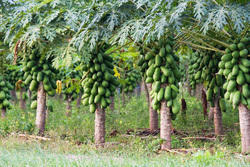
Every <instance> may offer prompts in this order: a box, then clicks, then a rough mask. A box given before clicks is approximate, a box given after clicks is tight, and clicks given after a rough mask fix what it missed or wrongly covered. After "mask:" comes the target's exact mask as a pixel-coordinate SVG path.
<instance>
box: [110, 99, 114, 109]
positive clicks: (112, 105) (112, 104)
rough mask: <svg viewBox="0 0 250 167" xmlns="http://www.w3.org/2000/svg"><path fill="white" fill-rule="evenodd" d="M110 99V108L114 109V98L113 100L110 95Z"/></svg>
mask: <svg viewBox="0 0 250 167" xmlns="http://www.w3.org/2000/svg"><path fill="white" fill-rule="evenodd" d="M110 100H111V104H110V110H111V111H114V110H115V100H114V96H111V97H110Z"/></svg>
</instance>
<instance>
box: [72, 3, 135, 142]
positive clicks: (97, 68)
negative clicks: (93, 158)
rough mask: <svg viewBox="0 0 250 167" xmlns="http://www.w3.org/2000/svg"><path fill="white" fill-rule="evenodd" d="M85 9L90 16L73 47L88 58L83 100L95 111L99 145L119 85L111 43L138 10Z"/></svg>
mask: <svg viewBox="0 0 250 167" xmlns="http://www.w3.org/2000/svg"><path fill="white" fill-rule="evenodd" d="M83 7H84V8H85V9H86V10H81V12H80V14H79V15H84V16H87V17H86V18H88V19H82V20H80V22H81V24H80V27H79V28H78V29H77V32H76V33H75V34H74V35H73V38H72V40H71V41H70V43H69V46H74V47H75V48H77V50H78V51H79V52H80V53H81V55H82V57H86V61H85V62H86V64H85V66H84V68H83V70H84V72H83V77H82V78H83V82H82V86H83V88H84V95H83V96H82V98H83V103H84V105H90V111H91V112H95V143H96V145H103V144H104V142H105V108H106V107H108V105H109V104H110V102H111V101H110V97H111V96H113V94H114V92H115V90H116V87H117V86H118V84H119V83H118V81H117V80H116V78H115V76H114V64H113V59H112V57H111V56H110V55H109V54H108V53H107V50H109V48H111V45H109V44H110V41H109V40H111V38H112V37H113V34H114V33H115V32H116V31H119V28H120V26H121V25H122V23H123V22H125V21H127V20H129V19H130V18H131V17H133V15H131V13H132V12H134V13H136V12H137V11H136V8H134V7H135V5H134V4H132V3H131V2H129V1H115V0H114V1H108V2H107V1H104V2H103V1H95V2H93V3H92V2H91V3H86V4H85V6H83ZM112 44H113V43H112ZM87 58H88V61H87Z"/></svg>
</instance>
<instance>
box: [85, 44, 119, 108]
mask: <svg viewBox="0 0 250 167" xmlns="http://www.w3.org/2000/svg"><path fill="white" fill-rule="evenodd" d="M107 47H108V46H105V45H104V46H103V47H102V46H101V48H99V49H98V50H97V51H94V53H93V54H92V57H91V60H90V62H89V63H88V64H85V65H84V66H83V71H84V73H83V76H84V80H83V81H82V87H83V89H84V94H83V96H82V99H83V105H85V106H87V105H90V112H95V110H96V108H97V105H100V107H101V108H103V109H105V108H106V107H108V105H109V104H110V103H111V100H110V97H111V96H113V95H114V93H115V90H116V87H117V86H118V85H119V82H118V81H117V79H116V78H115V76H114V71H113V68H114V66H113V59H112V58H111V57H110V56H108V55H107V54H105V49H107Z"/></svg>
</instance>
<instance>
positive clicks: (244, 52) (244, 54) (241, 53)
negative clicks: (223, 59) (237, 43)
mask: <svg viewBox="0 0 250 167" xmlns="http://www.w3.org/2000/svg"><path fill="white" fill-rule="evenodd" d="M247 54H248V50H247V49H243V50H241V51H240V57H246V56H247Z"/></svg>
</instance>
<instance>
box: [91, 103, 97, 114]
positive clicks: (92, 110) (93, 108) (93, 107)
mask: <svg viewBox="0 0 250 167" xmlns="http://www.w3.org/2000/svg"><path fill="white" fill-rule="evenodd" d="M95 110H96V105H95V104H90V106H89V111H90V112H91V113H94V112H95Z"/></svg>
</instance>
